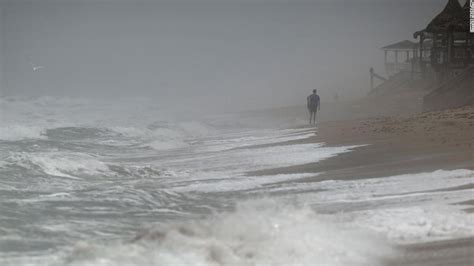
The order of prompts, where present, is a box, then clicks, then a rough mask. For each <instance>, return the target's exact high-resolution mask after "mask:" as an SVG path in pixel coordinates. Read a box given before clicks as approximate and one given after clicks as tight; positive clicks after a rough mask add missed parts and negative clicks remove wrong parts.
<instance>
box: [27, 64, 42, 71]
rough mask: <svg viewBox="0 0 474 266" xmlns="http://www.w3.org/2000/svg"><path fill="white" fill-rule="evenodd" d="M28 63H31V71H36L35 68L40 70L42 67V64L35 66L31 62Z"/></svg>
mask: <svg viewBox="0 0 474 266" xmlns="http://www.w3.org/2000/svg"><path fill="white" fill-rule="evenodd" d="M30 65H31V68H32V69H33V71H37V70H40V69H43V68H44V66H35V64H33V62H30Z"/></svg>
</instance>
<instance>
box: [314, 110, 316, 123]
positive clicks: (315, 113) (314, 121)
mask: <svg viewBox="0 0 474 266" xmlns="http://www.w3.org/2000/svg"><path fill="white" fill-rule="evenodd" d="M313 124H316V111H315V112H314V113H313Z"/></svg>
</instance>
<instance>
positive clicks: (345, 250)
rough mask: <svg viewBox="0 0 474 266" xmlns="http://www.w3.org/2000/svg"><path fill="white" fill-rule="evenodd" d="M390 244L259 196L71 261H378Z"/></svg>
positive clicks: (88, 249)
mask: <svg viewBox="0 0 474 266" xmlns="http://www.w3.org/2000/svg"><path fill="white" fill-rule="evenodd" d="M392 252H393V250H392V247H391V246H390V245H389V244H387V242H386V241H385V240H384V239H383V238H381V237H379V236H377V235H374V234H373V233H369V232H366V231H364V230H362V229H360V228H351V227H348V226H347V225H344V224H340V223H337V221H335V220H334V219H332V218H331V217H328V216H324V215H319V214H317V213H315V212H314V211H313V210H311V209H310V208H308V207H295V206H291V205H287V204H281V202H271V201H269V200H261V201H256V202H248V203H246V204H241V205H239V206H238V207H237V209H236V211H234V212H230V213H229V212H227V213H220V214H216V215H214V216H211V217H209V218H207V219H204V220H198V221H189V222H180V223H176V224H172V225H170V224H167V225H160V226H155V227H153V228H151V229H149V230H146V231H144V232H142V233H139V234H137V235H136V236H135V237H134V238H133V239H132V240H131V241H128V242H122V243H116V244H111V243H109V244H107V245H101V244H97V243H95V244H94V243H90V242H81V243H78V244H77V245H76V246H75V247H74V249H73V250H72V252H71V253H70V254H69V255H68V256H66V258H65V259H64V260H65V261H67V262H68V265H78V266H79V265H98V264H100V265H328V266H337V265H380V264H381V260H383V259H384V258H387V257H388V256H390V255H391V254H392Z"/></svg>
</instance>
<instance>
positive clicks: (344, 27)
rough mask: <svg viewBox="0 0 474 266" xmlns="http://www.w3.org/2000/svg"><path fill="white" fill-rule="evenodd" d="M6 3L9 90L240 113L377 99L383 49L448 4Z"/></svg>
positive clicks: (360, 0)
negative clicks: (309, 102)
mask: <svg viewBox="0 0 474 266" xmlns="http://www.w3.org/2000/svg"><path fill="white" fill-rule="evenodd" d="M0 2H2V10H3V17H2V19H1V20H0V21H1V22H2V25H1V26H2V29H3V32H2V33H1V35H0V37H1V40H2V46H3V47H2V51H4V53H3V55H2V58H1V62H2V69H3V72H4V73H3V81H4V82H3V83H2V84H3V87H2V93H3V94H6V95H61V96H86V97H89V96H94V97H95V96H100V97H108V96H113V97H117V96H120V97H129V96H144V97H154V98H156V100H157V102H159V103H160V102H166V103H168V104H169V103H170V102H171V103H176V104H178V105H179V104H182V103H184V102H195V103H196V104H198V105H199V104H203V105H204V104H205V105H208V104H214V105H216V106H218V107H219V108H221V107H224V106H225V107H228V108H230V109H242V108H255V107H258V105H260V106H262V107H267V106H282V105H295V104H301V103H304V101H305V98H306V96H307V94H309V93H310V91H311V90H312V89H313V88H317V89H318V90H319V91H320V94H321V95H322V97H323V101H324V99H325V97H326V98H329V97H331V95H332V92H333V91H334V90H339V92H340V94H341V97H344V96H349V95H351V96H352V95H358V94H361V93H365V92H367V89H368V88H367V87H368V70H369V68H370V66H374V67H375V69H376V71H378V72H379V73H381V74H385V73H384V72H383V65H382V63H383V52H382V51H381V50H380V47H382V46H385V45H387V44H391V43H393V42H396V41H401V40H405V39H409V40H413V39H412V35H413V32H414V31H416V30H420V29H423V28H424V27H425V26H426V24H427V23H428V22H429V21H430V20H431V19H432V18H433V17H434V16H435V15H436V14H437V13H438V12H439V11H441V10H442V8H443V7H444V5H445V4H446V2H447V0H416V1H413V0H397V1H393V0H346V1H342V0H332V1H329V0H326V1H316V0H315V1H309V0H307V1H300V0H294V1H270V0H268V1H265V0H263V1H243V0H236V1H232V0H223V1H209V0H207V1H199V0H196V1H181V0H179V1H168V2H163V1H161V2H160V1H132V0H130V1H112V0H109V1H81V0H64V1H59V0H55V1H48V0H44V1H43V0H36V1H21V0H20V1H8V3H7V2H6V0H0ZM30 61H31V62H33V63H34V64H37V65H44V66H45V68H44V69H41V70H38V71H32V68H31V66H30ZM5 80H7V82H5Z"/></svg>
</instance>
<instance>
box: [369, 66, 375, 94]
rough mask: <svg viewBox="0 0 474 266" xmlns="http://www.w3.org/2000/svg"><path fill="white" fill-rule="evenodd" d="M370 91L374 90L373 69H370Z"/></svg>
mask: <svg viewBox="0 0 474 266" xmlns="http://www.w3.org/2000/svg"><path fill="white" fill-rule="evenodd" d="M369 71H370V90H373V89H374V68H373V67H371V68H370V70H369Z"/></svg>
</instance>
